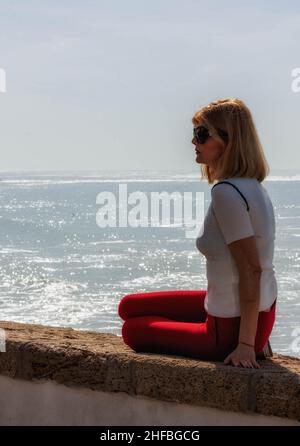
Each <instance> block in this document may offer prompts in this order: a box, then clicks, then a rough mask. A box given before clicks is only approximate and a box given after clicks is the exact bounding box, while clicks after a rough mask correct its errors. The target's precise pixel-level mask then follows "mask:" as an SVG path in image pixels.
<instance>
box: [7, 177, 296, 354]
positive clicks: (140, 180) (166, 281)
mask: <svg viewBox="0 0 300 446" xmlns="http://www.w3.org/2000/svg"><path fill="white" fill-rule="evenodd" d="M120 184H123V185H124V184H126V186H127V190H128V194H130V193H131V192H135V191H140V192H143V193H144V194H145V195H146V196H148V197H150V193H151V192H162V191H166V192H169V193H172V192H174V191H178V192H180V193H181V194H182V195H183V193H184V192H192V193H193V194H194V195H193V196H195V193H196V192H203V193H204V199H205V210H206V209H207V207H208V205H209V202H210V189H211V186H209V185H208V184H207V183H206V182H205V181H200V174H199V173H198V172H193V173H189V172H184V171H178V172H174V171H170V172H142V171H127V172H122V173H121V172H94V173H91V172H90V173H88V174H87V173H72V174H71V173H57V174H53V173H51V174H50V173H47V172H45V173H43V174H34V173H32V174H30V173H18V174H16V173H2V174H0V225H1V231H0V314H1V316H0V320H12V321H18V322H28V323H41V324H47V325H53V326H65V327H67V326H69V327H73V328H77V329H87V330H95V331H101V332H110V333H114V334H117V335H119V336H120V335H121V328H122V324H123V321H122V320H121V319H120V318H119V316H118V312H117V308H118V304H119V301H120V300H121V298H122V296H124V295H125V294H129V293H134V292H146V291H158V290H173V289H206V277H205V258H204V257H203V256H202V255H201V254H200V253H199V251H198V250H197V248H196V244H195V238H187V237H186V235H185V234H186V228H185V227H184V226H183V225H182V224H179V222H178V221H177V222H176V221H175V223H172V224H170V225H163V227H161V226H160V227H151V225H150V223H149V226H148V227H136V228H134V227H131V226H128V227H118V226H117V227H107V228H100V227H99V226H98V224H97V220H96V216H97V212H98V210H99V208H100V205H99V204H97V203H96V197H97V195H98V194H99V193H100V192H112V193H114V196H115V197H118V190H119V185H120ZM264 186H265V187H266V189H267V190H268V192H269V194H270V197H271V199H272V202H273V205H274V211H275V217H276V240H275V255H274V266H275V271H276V278H277V283H278V303H277V317H276V323H275V326H274V328H273V332H272V336H271V345H272V348H273V350H274V351H276V352H279V353H283V354H289V355H292V356H297V357H300V175H294V176H292V177H287V176H280V175H279V176H270V177H268V179H267V180H265V181H264ZM193 200H194V199H193ZM117 204H118V203H117ZM129 208H130V206H129ZM148 222H149V220H148Z"/></svg>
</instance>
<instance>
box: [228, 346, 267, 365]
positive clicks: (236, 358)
mask: <svg viewBox="0 0 300 446" xmlns="http://www.w3.org/2000/svg"><path fill="white" fill-rule="evenodd" d="M231 362H232V364H233V365H234V366H237V367H240V366H242V367H248V368H256V369H260V365H259V364H258V362H256V354H255V350H254V347H250V346H248V345H245V344H239V345H238V346H237V348H236V349H235V350H234V351H233V352H232V353H230V355H228V356H227V357H226V358H225V359H224V364H230V363H231Z"/></svg>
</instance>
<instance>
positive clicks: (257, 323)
mask: <svg viewBox="0 0 300 446" xmlns="http://www.w3.org/2000/svg"><path fill="white" fill-rule="evenodd" d="M192 122H193V124H194V134H193V139H192V143H193V144H194V146H195V150H196V162H197V163H199V164H201V171H202V178H207V180H208V183H209V184H213V183H214V182H215V181H217V182H216V184H215V185H214V186H213V187H212V189H211V203H210V206H209V208H208V211H207V213H206V215H205V219H204V223H203V225H202V227H201V230H200V233H199V236H198V238H197V240H196V245H197V248H198V249H199V251H200V252H201V253H202V254H204V256H205V257H206V274H207V290H199V291H198V290H192V291H188V290H184V291H156V292H149V293H139V294H131V295H127V296H124V297H123V299H122V300H121V302H120V304H119V315H120V317H121V318H122V319H124V320H125V322H124V324H123V327H122V336H123V339H124V342H125V343H126V344H127V345H129V346H130V347H131V348H132V349H134V350H135V351H148V352H158V353H167V354H180V355H184V356H191V357H196V358H200V359H205V360H216V361H219V360H222V361H224V363H225V364H233V365H234V366H242V367H251V368H259V367H260V366H259V364H258V362H257V357H258V355H259V354H260V353H261V352H262V350H263V347H264V346H265V344H266V343H267V341H268V339H269V336H270V335H271V332H272V329H273V325H274V322H275V307H276V299H277V282H276V278H275V272H274V266H273V263H272V262H273V255H274V239H275V218H274V211H273V206H272V202H271V200H270V198H269V195H268V193H267V190H266V189H265V188H264V186H263V185H262V184H261V183H262V181H263V180H264V179H265V177H266V176H267V174H268V173H269V167H268V164H267V161H266V159H265V157H264V153H263V149H262V146H261V143H260V141H259V137H258V135H257V131H256V128H255V125H254V122H253V119H252V116H251V113H250V110H249V109H248V108H247V106H246V105H245V104H244V102H243V101H241V100H239V99H235V98H229V99H222V100H218V101H214V102H211V103H210V104H208V105H207V106H205V107H203V108H201V109H200V110H199V111H198V112H197V113H196V114H195V115H194V117H193V119H192Z"/></svg>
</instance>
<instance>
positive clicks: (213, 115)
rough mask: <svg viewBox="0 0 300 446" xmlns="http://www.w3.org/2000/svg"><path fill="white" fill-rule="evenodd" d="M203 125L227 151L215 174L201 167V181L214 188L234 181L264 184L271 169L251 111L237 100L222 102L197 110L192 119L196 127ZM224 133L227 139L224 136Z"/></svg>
mask: <svg viewBox="0 0 300 446" xmlns="http://www.w3.org/2000/svg"><path fill="white" fill-rule="evenodd" d="M200 121H201V124H203V125H204V126H205V127H207V128H208V130H209V131H210V133H212V134H213V137H214V138H215V139H216V140H218V141H220V142H222V143H223V145H224V147H225V149H224V151H223V153H222V154H221V156H220V157H219V159H218V160H217V163H216V168H215V169H214V170H212V169H211V168H210V167H209V166H208V165H206V164H201V174H202V177H201V179H204V178H207V180H208V183H209V184H211V183H213V182H214V181H215V180H221V179H225V178H232V177H248V178H256V179H257V180H258V181H259V182H262V181H263V180H264V179H265V177H266V176H267V175H269V172H270V168H269V165H268V162H267V160H266V158H265V156H264V152H263V148H262V145H261V143H260V140H259V137H258V134H257V131H256V128H255V124H254V121H253V118H252V115H251V112H250V110H249V109H248V107H247V106H246V105H245V104H244V102H243V101H241V100H240V99H236V98H227V99H219V100H217V101H213V102H210V103H209V104H208V105H206V106H205V107H202V108H201V109H200V110H198V111H197V112H196V113H195V115H194V116H193V118H192V122H193V124H194V125H195V126H197V125H199V124H200ZM220 130H221V131H223V132H224V131H225V132H226V133H227V136H226V135H223V136H222V133H221V132H220Z"/></svg>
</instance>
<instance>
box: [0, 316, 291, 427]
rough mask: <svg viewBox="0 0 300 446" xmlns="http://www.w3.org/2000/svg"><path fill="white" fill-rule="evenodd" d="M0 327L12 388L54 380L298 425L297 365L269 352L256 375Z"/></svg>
mask: <svg viewBox="0 0 300 446" xmlns="http://www.w3.org/2000/svg"><path fill="white" fill-rule="evenodd" d="M0 328H2V329H4V330H5V333H6V352H5V353H0V375H2V378H3V377H9V378H11V379H13V380H14V381H15V382H16V383H17V382H19V381H20V380H26V381H30V382H31V383H32V384H34V383H36V384H37V383H44V382H45V381H48V382H49V381H50V383H48V384H51V381H52V384H55V383H53V381H55V382H56V383H60V384H63V385H64V386H68V387H70V388H75V387H76V388H77V390H78V389H80V388H85V389H90V390H96V391H98V392H99V395H100V392H107V393H108V392H110V393H112V392H113V393H115V392H125V393H126V394H128V395H130V396H131V397H134V398H135V399H140V398H145V399H147V398H150V399H153V400H156V401H158V402H161V403H162V402H172V403H177V404H178V403H179V404H180V405H182V404H185V405H191V406H201V407H202V408H215V409H218V410H221V411H226V412H235V413H240V414H244V415H245V414H247V415H252V417H253V419H254V416H257V415H264V416H269V417H280V418H281V420H282V422H283V421H284V419H285V420H286V421H287V422H288V421H290V422H291V421H293V422H294V424H297V425H298V424H299V425H300V423H299V421H300V359H297V358H293V357H289V356H283V355H279V354H276V353H274V356H273V357H272V358H268V359H266V360H262V361H259V362H260V365H261V369H244V368H237V367H232V366H225V365H224V364H223V363H221V362H206V361H200V360H195V359H190V358H186V357H183V356H176V355H160V354H154V353H136V352H134V351H133V350H131V349H130V348H129V347H128V346H127V345H126V344H124V342H123V339H122V338H121V337H119V336H116V335H113V334H110V333H97V332H88V331H78V330H72V329H69V328H57V327H48V326H42V325H31V324H20V323H15V322H5V321H3V322H0ZM36 388H37V387H36ZM106 405H107V403H106ZM2 408H3V404H2ZM24 410H25V408H24ZM3 412H5V411H3ZM288 419H290V420H288ZM107 424H108V423H107ZM116 424H118V423H116ZM165 424H168V423H165ZM287 424H290V423H287Z"/></svg>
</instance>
